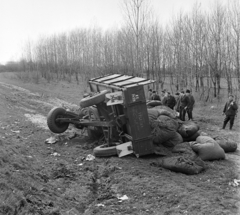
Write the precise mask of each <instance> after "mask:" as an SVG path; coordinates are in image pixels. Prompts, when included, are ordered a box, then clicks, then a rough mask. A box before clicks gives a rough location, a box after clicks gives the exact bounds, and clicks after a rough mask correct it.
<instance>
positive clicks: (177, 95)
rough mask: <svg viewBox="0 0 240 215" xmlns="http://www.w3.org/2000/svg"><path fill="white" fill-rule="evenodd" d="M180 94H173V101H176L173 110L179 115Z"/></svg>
mask: <svg viewBox="0 0 240 215" xmlns="http://www.w3.org/2000/svg"><path fill="white" fill-rule="evenodd" d="M180 98H181V97H180V93H175V99H176V106H175V108H174V109H175V110H176V111H177V112H178V113H180Z"/></svg>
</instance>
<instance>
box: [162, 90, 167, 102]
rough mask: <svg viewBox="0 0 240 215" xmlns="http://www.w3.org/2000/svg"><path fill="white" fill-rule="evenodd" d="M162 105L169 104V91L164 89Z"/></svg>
mask: <svg viewBox="0 0 240 215" xmlns="http://www.w3.org/2000/svg"><path fill="white" fill-rule="evenodd" d="M161 97H162V105H165V106H167V92H166V91H165V90H163V91H162V95H161Z"/></svg>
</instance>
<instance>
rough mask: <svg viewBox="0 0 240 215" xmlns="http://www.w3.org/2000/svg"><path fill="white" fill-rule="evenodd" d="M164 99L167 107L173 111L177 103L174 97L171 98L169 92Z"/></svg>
mask: <svg viewBox="0 0 240 215" xmlns="http://www.w3.org/2000/svg"><path fill="white" fill-rule="evenodd" d="M166 98H167V101H166V104H167V106H168V107H170V108H171V109H173V108H174V106H175V105H176V103H177V102H176V99H175V97H174V96H172V95H171V93H170V92H167V97H166Z"/></svg>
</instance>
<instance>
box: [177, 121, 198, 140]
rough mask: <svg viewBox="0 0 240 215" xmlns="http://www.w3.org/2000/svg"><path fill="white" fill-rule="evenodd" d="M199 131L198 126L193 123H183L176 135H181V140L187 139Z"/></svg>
mask: <svg viewBox="0 0 240 215" xmlns="http://www.w3.org/2000/svg"><path fill="white" fill-rule="evenodd" d="M198 130H199V126H198V125H197V124H196V123H195V122H193V121H187V122H183V124H182V125H181V126H180V127H179V129H178V133H179V134H181V136H182V137H183V138H188V137H191V136H192V135H194V134H195V133H196V132H197V131H198Z"/></svg>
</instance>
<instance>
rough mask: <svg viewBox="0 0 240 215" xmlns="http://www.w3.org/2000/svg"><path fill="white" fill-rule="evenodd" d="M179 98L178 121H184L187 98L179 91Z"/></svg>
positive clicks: (187, 103) (187, 104)
mask: <svg viewBox="0 0 240 215" xmlns="http://www.w3.org/2000/svg"><path fill="white" fill-rule="evenodd" d="M180 95H181V98H180V119H181V120H182V121H185V116H186V113H187V109H188V106H189V98H188V96H187V95H186V94H185V93H184V91H181V94H180Z"/></svg>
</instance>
